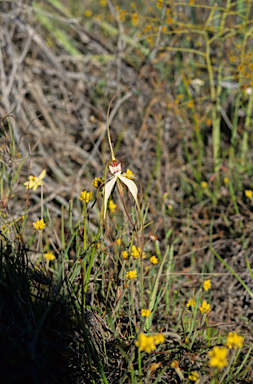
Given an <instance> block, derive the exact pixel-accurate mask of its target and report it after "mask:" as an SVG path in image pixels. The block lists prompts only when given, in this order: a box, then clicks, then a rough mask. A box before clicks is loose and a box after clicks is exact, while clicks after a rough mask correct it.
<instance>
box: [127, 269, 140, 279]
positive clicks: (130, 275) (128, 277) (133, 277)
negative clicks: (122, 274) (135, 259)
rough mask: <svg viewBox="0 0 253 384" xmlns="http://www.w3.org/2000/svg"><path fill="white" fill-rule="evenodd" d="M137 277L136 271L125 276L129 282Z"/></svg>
mask: <svg viewBox="0 0 253 384" xmlns="http://www.w3.org/2000/svg"><path fill="white" fill-rule="evenodd" d="M136 277H137V271H136V269H135V270H134V271H129V272H127V274H126V278H127V279H129V280H132V279H135V278H136Z"/></svg>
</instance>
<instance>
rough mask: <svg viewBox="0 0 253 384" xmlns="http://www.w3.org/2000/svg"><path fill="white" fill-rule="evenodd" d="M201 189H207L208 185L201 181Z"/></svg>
mask: <svg viewBox="0 0 253 384" xmlns="http://www.w3.org/2000/svg"><path fill="white" fill-rule="evenodd" d="M201 187H202V188H204V189H207V188H208V184H207V182H206V181H202V182H201Z"/></svg>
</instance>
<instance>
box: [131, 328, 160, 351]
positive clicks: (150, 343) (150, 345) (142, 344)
mask: <svg viewBox="0 0 253 384" xmlns="http://www.w3.org/2000/svg"><path fill="white" fill-rule="evenodd" d="M135 345H136V346H137V347H139V350H140V351H145V352H147V353H150V352H151V351H154V350H155V349H156V346H155V343H154V336H146V335H145V334H144V333H143V332H141V333H140V334H139V338H138V341H136V342H135Z"/></svg>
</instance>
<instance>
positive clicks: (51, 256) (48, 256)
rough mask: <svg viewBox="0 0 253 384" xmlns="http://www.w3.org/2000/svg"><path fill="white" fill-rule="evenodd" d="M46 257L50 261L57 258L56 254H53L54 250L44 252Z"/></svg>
mask: <svg viewBox="0 0 253 384" xmlns="http://www.w3.org/2000/svg"><path fill="white" fill-rule="evenodd" d="M44 257H45V259H47V260H49V261H51V260H54V259H55V256H54V255H53V254H52V252H47V253H44Z"/></svg>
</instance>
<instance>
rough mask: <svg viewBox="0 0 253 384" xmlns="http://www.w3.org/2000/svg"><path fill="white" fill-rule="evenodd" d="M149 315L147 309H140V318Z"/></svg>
mask: <svg viewBox="0 0 253 384" xmlns="http://www.w3.org/2000/svg"><path fill="white" fill-rule="evenodd" d="M150 314H151V311H150V310H149V309H142V310H141V316H143V317H149V316H150Z"/></svg>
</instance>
